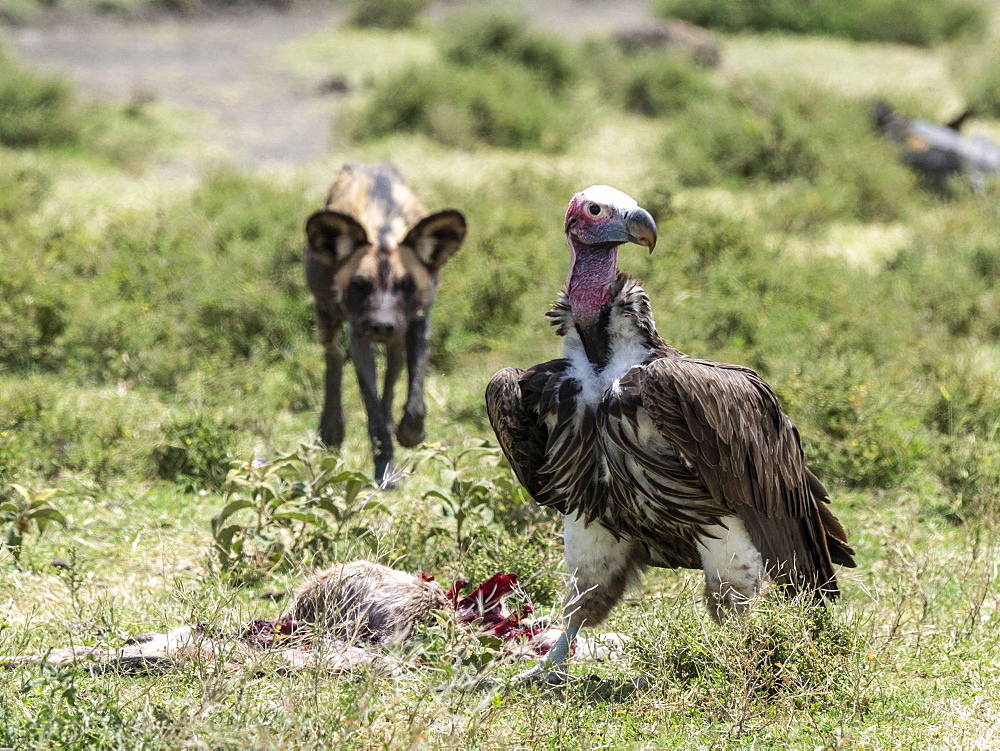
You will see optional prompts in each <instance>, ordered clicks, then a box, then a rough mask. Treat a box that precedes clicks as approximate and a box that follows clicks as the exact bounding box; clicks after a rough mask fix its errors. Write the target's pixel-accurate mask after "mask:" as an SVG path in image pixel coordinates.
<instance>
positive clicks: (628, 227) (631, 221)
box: [625, 206, 656, 253]
mask: <svg viewBox="0 0 1000 751" xmlns="http://www.w3.org/2000/svg"><path fill="white" fill-rule="evenodd" d="M625 231H626V232H628V239H629V242H633V243H635V244H636V245H645V246H646V247H647V248H649V252H650V253H652V252H653V248H655V247H656V222H655V221H653V217H652V216H651V215H650V213H649V212H648V211H646V209H642V208H639V207H638V206H637V207H635V208H634V209H631V210H629V211H627V212H625Z"/></svg>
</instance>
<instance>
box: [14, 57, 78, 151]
mask: <svg viewBox="0 0 1000 751" xmlns="http://www.w3.org/2000/svg"><path fill="white" fill-rule="evenodd" d="M78 117H79V113H78V112H77V110H76V106H75V104H74V102H73V97H72V94H71V93H70V89H69V87H68V86H67V85H66V84H65V83H63V82H62V81H60V80H58V79H56V78H51V77H48V76H39V75H37V74H35V73H29V72H28V71H25V70H24V69H22V68H21V67H20V66H18V65H16V64H15V63H14V62H13V61H12V60H11V59H10V58H9V57H7V55H6V54H5V53H4V52H3V50H2V49H0V145H2V146H10V147H12V148H34V147H39V146H58V145H61V144H66V143H72V142H74V141H76V140H77V138H78V136H79V129H78Z"/></svg>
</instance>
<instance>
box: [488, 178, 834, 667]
mask: <svg viewBox="0 0 1000 751" xmlns="http://www.w3.org/2000/svg"><path fill="white" fill-rule="evenodd" d="M565 231H566V239H567V242H568V244H569V248H570V262H569V277H568V279H567V283H566V290H565V291H564V292H562V293H561V294H560V296H559V299H558V301H557V302H556V304H555V306H554V307H553V309H552V310H550V311H549V313H548V316H549V318H550V319H551V322H552V324H553V325H554V326H555V328H556V332H557V333H558V334H559V335H560V336H563V337H565V345H564V352H565V356H564V357H563V358H561V359H558V360H552V361H550V362H546V363H543V364H541V365H536V366H534V367H533V368H529V369H527V370H520V369H517V368H505V369H504V370H501V371H500V372H499V373H497V374H496V375H495V376H493V379H492V380H491V381H490V383H489V386H488V387H487V389H486V405H487V410H488V412H489V417H490V422H491V423H492V425H493V429H494V431H495V432H496V435H497V439H498V440H499V442H500V446H501V448H502V449H503V452H504V454H505V455H506V456H507V458H508V459H509V460H510V464H511V467H512V468H513V469H514V472H515V474H516V475H517V478H518V480H520V482H521V484H523V485H524V486H525V487H526V488H527V489H528V492H529V493H531V495H532V496H533V497H534V499H535V500H536V501H537V502H538V503H539V504H541V505H543V506H551V507H553V508H556V509H558V510H559V511H560V512H561V513H562V514H564V518H563V541H564V545H565V554H566V570H567V573H568V574H569V576H570V587H569V591H568V593H567V595H566V598H565V603H564V608H565V612H566V614H567V626H566V630H565V632H564V634H563V636H562V638H561V639H560V641H559V643H557V644H556V645H555V646H554V647H553V648H552V650H551V651H550V652H549V653H548V657H547V658H546V660H545V661H543V662H542V663H540V664H539V665H538V666H537V667H536V668H534V669H533V670H530V671H527V672H525V673H523V674H521V675H520V676H519V678H520V679H525V678H531V679H534V678H536V677H538V676H540V675H541V674H543V672H544V671H545V670H546V669H548V667H550V666H551V667H559V666H560V663H561V662H562V660H563V659H564V658H565V656H566V655H567V654H568V653H569V649H570V646H571V644H572V642H573V639H574V637H575V636H576V634H577V633H578V632H579V630H580V628H581V627H582V626H583V625H584V624H587V625H596V624H598V623H600V622H601V621H603V620H604V618H605V617H606V616H607V615H608V613H609V612H610V610H611V609H612V608H613V607H614V606H615V604H616V603H617V602H618V601H619V600H620V599H621V597H622V595H623V594H624V592H625V590H626V588H627V587H628V585H629V584H630V583H631V582H633V581H634V580H635V579H636V578H637V577H638V575H639V574H640V573H641V572H642V571H643V569H645V567H646V566H659V567H663V568H694V569H702V570H703V571H704V573H705V593H706V596H707V598H708V607H709V610H710V611H711V613H712V615H713V616H714V617H715V618H716V619H717V620H721V619H722V617H723V615H724V613H725V612H726V611H730V610H735V611H739V610H741V609H743V608H745V607H746V606H747V604H748V603H749V602H750V601H751V600H752V599H753V598H754V597H756V596H758V595H761V594H764V593H765V592H767V591H768V590H769V589H771V588H773V587H780V588H781V589H784V590H786V591H788V592H790V593H793V594H794V593H797V592H804V593H806V594H807V595H808V596H810V597H812V598H814V599H815V600H817V601H823V600H825V599H832V598H834V597H836V596H837V594H838V588H837V579H836V575H835V573H834V565H835V564H841V565H844V566H853V565H854V561H853V559H852V558H851V556H852V554H853V551H852V550H851V548H850V547H849V546H848V545H847V537H846V535H845V533H844V530H843V528H842V527H841V525H840V523H839V522H838V521H837V519H836V517H835V516H834V515H833V513H832V512H831V511H830V510H829V508H828V504H829V502H830V499H829V496H828V494H827V492H826V489H825V488H824V487H823V484H822V483H821V482H820V481H819V480H818V479H817V478H816V476H815V475H813V473H812V472H810V471H809V469H808V468H807V467H806V463H805V457H804V455H803V452H802V446H801V444H800V442H799V434H798V431H797V430H796V429H795V426H794V425H793V424H792V422H791V420H789V419H788V417H787V416H786V415H785V414H784V413H783V412H782V411H781V407H780V405H779V403H778V398H777V397H776V396H775V394H774V392H772V391H771V389H770V388H769V387H768V385H767V384H766V383H764V381H763V380H762V379H761V378H760V376H758V375H757V374H756V373H755V372H754V371H752V370H750V369H749V368H743V367H739V366H737V365H727V364H725V363H719V362H712V361H710V360H699V359H695V358H692V357H688V356H687V355H685V354H684V353H682V352H680V351H679V350H677V349H675V348H674V347H672V346H671V345H669V344H667V343H666V342H665V341H664V340H663V339H662V338H660V335H659V334H658V333H657V332H656V328H655V325H654V322H653V316H652V312H651V310H650V303H649V297H648V296H647V295H646V292H645V290H643V288H642V287H641V286H639V284H638V282H636V281H635V280H634V279H632V278H630V277H629V276H627V275H626V274H622V273H619V272H618V269H617V258H618V246H619V245H621V244H622V243H638V244H640V245H644V246H646V247H648V248H649V250H650V251H652V250H653V247H654V246H655V245H656V239H657V238H656V224H655V223H654V221H653V218H652V217H651V216H650V215H649V213H648V212H647V211H646V210H644V209H642V208H640V207H639V206H638V205H637V204H636V202H635V201H634V200H633V199H631V198H630V197H629V196H627V195H625V194H624V193H622V192H621V191H619V190H616V189H614V188H611V187H608V186H606V185H596V186H591V187H590V188H587V189H586V190H584V191H582V192H580V193H578V194H576V195H575V196H574V197H573V200H572V201H571V202H570V205H569V209H568V210H567V212H566V222H565ZM562 677H563V672H562V670H561V669H560V672H558V673H555V674H553V675H552V676H549V679H550V680H556V681H558V680H561V679H562Z"/></svg>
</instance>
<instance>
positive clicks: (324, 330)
mask: <svg viewBox="0 0 1000 751" xmlns="http://www.w3.org/2000/svg"><path fill="white" fill-rule="evenodd" d="M316 322H317V328H318V329H319V340H320V344H322V345H323V352H324V356H325V360H326V375H325V392H324V395H323V414H322V415H321V416H320V418H319V438H320V440H321V441H323V443H325V444H326V445H327V446H334V447H336V446H340V444H341V443H343V442H344V409H343V406H342V404H341V392H342V391H343V375H344V345H343V342H342V341H341V337H342V333H341V331H342V329H343V324H342V323H341V322H340V321H333V320H332V319H331V318H330V316H329V315H325V314H323V313H317V316H316Z"/></svg>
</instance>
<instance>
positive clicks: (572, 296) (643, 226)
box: [564, 185, 656, 318]
mask: <svg viewBox="0 0 1000 751" xmlns="http://www.w3.org/2000/svg"><path fill="white" fill-rule="evenodd" d="M564 228H565V230H566V242H567V243H568V244H569V249H570V261H569V275H568V277H567V279H566V289H567V294H568V295H569V301H570V306H571V308H572V310H573V314H574V315H575V316H578V317H580V316H582V317H584V318H589V317H592V316H594V315H595V314H596V313H598V312H599V311H600V309H601V308H602V307H603V306H604V305H607V304H608V302H610V300H611V295H612V288H613V286H614V283H615V279H616V278H617V276H618V246H619V245H621V244H622V243H636V244H638V245H645V246H646V247H647V248H649V251H650V253H652V252H653V248H654V247H656V222H654V221H653V217H652V216H650V214H649V212H648V211H646V210H645V209H643V208H640V206H639V204H638V203H636V201H635V199H634V198H631V197H630V196H627V195H625V194H624V193H622V192H621V191H620V190H617V189H616V188H612V187H611V186H609V185H591V186H590V187H589V188H587V189H585V190H581V191H580V192H579V193H577V194H576V195H575V196H573V200H571V201H570V202H569V208H568V209H566V224H565V225H564Z"/></svg>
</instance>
